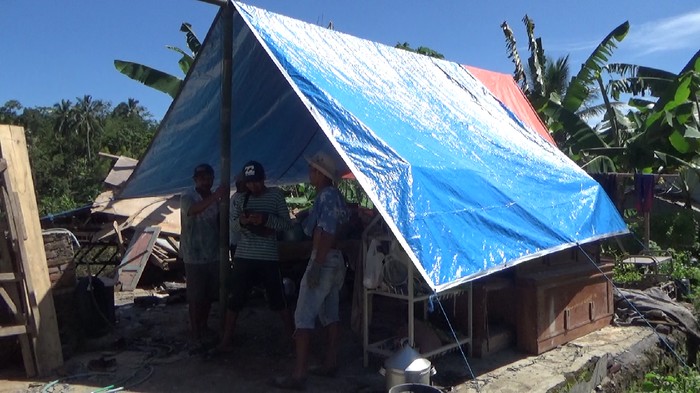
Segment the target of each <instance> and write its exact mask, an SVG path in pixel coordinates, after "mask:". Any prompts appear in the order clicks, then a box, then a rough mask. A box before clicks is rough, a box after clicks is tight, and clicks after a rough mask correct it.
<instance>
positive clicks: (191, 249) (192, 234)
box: [180, 164, 227, 352]
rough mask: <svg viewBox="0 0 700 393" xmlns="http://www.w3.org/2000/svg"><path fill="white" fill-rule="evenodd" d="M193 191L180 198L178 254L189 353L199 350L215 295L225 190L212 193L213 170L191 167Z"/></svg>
mask: <svg viewBox="0 0 700 393" xmlns="http://www.w3.org/2000/svg"><path fill="white" fill-rule="evenodd" d="M192 179H193V180H194V188H191V189H189V190H187V191H185V192H184V193H183V194H181V195H180V225H181V233H180V253H181V256H182V259H183V261H184V262H185V274H186V276H187V303H188V308H189V317H190V330H191V342H190V350H191V351H192V352H199V351H201V350H203V345H202V342H201V340H202V338H203V337H202V335H203V333H204V332H205V331H206V330H207V319H208V318H209V310H210V309H211V304H212V302H213V301H215V300H216V299H217V298H218V296H219V263H218V261H219V243H218V239H219V238H218V233H219V206H218V204H217V202H218V201H219V200H220V199H221V198H222V197H223V196H225V195H226V192H227V190H226V189H225V188H222V187H221V186H219V188H217V189H216V190H215V191H214V192H212V191H211V187H212V185H213V184H214V169H213V168H212V167H211V166H210V165H209V164H200V165H197V166H196V167H195V168H194V174H193V176H192Z"/></svg>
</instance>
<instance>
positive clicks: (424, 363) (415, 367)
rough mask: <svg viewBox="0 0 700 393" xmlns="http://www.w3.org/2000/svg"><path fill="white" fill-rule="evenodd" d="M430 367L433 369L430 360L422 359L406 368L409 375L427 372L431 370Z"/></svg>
mask: <svg viewBox="0 0 700 393" xmlns="http://www.w3.org/2000/svg"><path fill="white" fill-rule="evenodd" d="M430 367H432V363H430V360H428V359H424V358H420V359H416V360H414V361H412V362H411V364H409V365H408V367H406V372H407V373H422V372H425V371H426V370H430Z"/></svg>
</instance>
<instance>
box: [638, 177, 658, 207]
mask: <svg viewBox="0 0 700 393" xmlns="http://www.w3.org/2000/svg"><path fill="white" fill-rule="evenodd" d="M655 183H656V182H655V180H654V175H647V174H641V173H635V175H634V194H635V196H636V198H637V201H636V204H635V207H636V208H637V213H649V212H650V211H651V203H652V201H653V200H654V185H655Z"/></svg>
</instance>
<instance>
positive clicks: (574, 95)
mask: <svg viewBox="0 0 700 393" xmlns="http://www.w3.org/2000/svg"><path fill="white" fill-rule="evenodd" d="M629 28H630V24H629V22H624V23H623V24H621V25H619V26H617V27H616V28H615V29H614V30H613V31H612V32H610V34H608V35H607V36H606V37H605V38H604V39H603V41H601V42H600V44H598V47H596V49H595V50H594V51H593V53H591V55H590V56H589V57H588V59H587V60H586V62H585V63H584V64H583V66H582V67H581V70H580V71H579V73H578V75H576V76H575V77H574V78H573V79H572V80H571V83H570V84H569V87H568V89H567V91H566V96H565V97H564V101H562V106H564V108H566V109H568V110H569V111H572V112H575V111H577V110H578V109H579V108H580V107H581V105H582V104H583V103H584V101H586V98H588V96H589V92H590V86H592V85H593V83H595V80H596V78H597V77H598V75H599V74H600V72H601V70H602V69H603V67H604V66H605V65H606V64H607V61H608V58H609V56H610V55H611V54H612V52H613V50H614V49H615V48H617V43H618V42H621V41H622V40H623V39H624V38H625V36H626V35H627V32H628V31H629Z"/></svg>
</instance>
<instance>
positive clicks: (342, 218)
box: [303, 187, 349, 236]
mask: <svg viewBox="0 0 700 393" xmlns="http://www.w3.org/2000/svg"><path fill="white" fill-rule="evenodd" d="M348 219H349V214H348V209H347V206H346V205H345V199H344V198H343V195H342V194H341V193H340V191H338V189H337V188H335V187H325V188H323V189H322V190H321V192H320V193H319V194H318V195H316V199H315V200H314V205H313V207H312V208H311V211H310V212H309V216H308V217H307V218H306V220H305V221H304V224H303V226H304V233H306V234H307V235H308V236H313V233H314V229H316V227H319V228H321V229H323V230H324V231H326V232H328V233H330V234H332V235H335V234H336V232H337V231H338V228H339V227H340V226H341V225H343V224H345V223H346V222H348Z"/></svg>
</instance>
